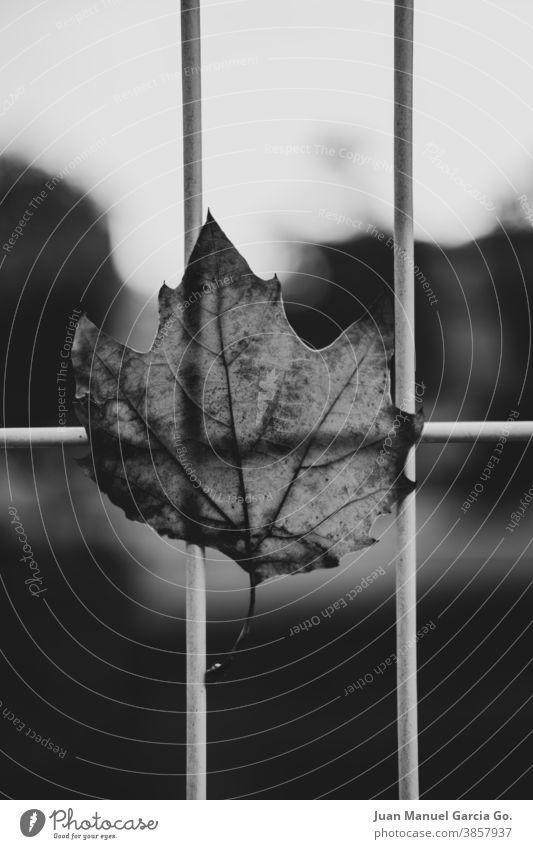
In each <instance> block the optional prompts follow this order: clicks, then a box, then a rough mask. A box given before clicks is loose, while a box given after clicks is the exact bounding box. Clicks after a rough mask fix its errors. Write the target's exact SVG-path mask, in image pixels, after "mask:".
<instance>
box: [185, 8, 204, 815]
mask: <svg viewBox="0 0 533 849" xmlns="http://www.w3.org/2000/svg"><path fill="white" fill-rule="evenodd" d="M181 76H182V102H183V107H182V108H183V219H184V222H183V229H184V258H185V264H187V262H188V260H189V257H190V255H191V252H192V249H193V247H194V244H195V242H196V239H197V237H198V233H199V231H200V228H201V226H202V217H203V213H202V84H201V42H200V0H181ZM185 608H186V619H187V622H186V651H187V666H186V668H187V672H186V674H187V684H186V687H187V764H186V770H187V779H186V787H187V799H206V798H207V752H206V750H207V694H206V688H205V670H206V668H207V658H206V568H205V554H204V549H203V548H201V547H200V546H198V545H187V566H186V600H185Z"/></svg>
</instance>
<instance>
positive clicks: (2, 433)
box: [0, 427, 89, 448]
mask: <svg viewBox="0 0 533 849" xmlns="http://www.w3.org/2000/svg"><path fill="white" fill-rule="evenodd" d="M0 441H1V442H3V443H4V445H5V446H6V447H7V448H16V447H17V446H19V445H29V444H30V443H31V444H32V445H88V444H89V440H88V439H87V434H86V433H85V428H84V427H2V428H0Z"/></svg>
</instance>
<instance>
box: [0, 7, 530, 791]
mask: <svg viewBox="0 0 533 849" xmlns="http://www.w3.org/2000/svg"><path fill="white" fill-rule="evenodd" d="M413 15H414V2H413V0H395V24H394V195H395V217H394V218H395V220H394V239H395V245H397V246H398V248H399V250H397V251H395V268H394V276H395V335H396V366H395V371H396V402H397V405H398V406H400V407H402V408H404V409H406V411H407V412H414V397H415V392H414V388H415V327H414V277H413V267H414V258H413V252H414V240H413V181H412V148H413V144H412V142H413V135H412V133H413V128H412V111H413ZM181 45H182V55H181V63H182V68H185V67H189V66H190V67H196V68H198V69H200V68H201V56H200V52H201V36H200V0H181ZM182 79H183V103H182V109H183V172H184V197H183V206H184V242H185V251H184V255H185V261H186V260H187V257H188V256H189V254H190V251H191V248H192V246H193V245H194V242H195V239H196V235H197V233H198V231H199V228H200V225H201V222H202V211H203V210H202V146H201V142H202V126H201V75H200V73H197V74H182ZM406 398H407V399H411V402H409V403H410V406H409V408H406V405H405V403H404V402H403V399H406ZM532 438H533V422H532V421H523V422H520V421H517V420H516V419H513V420H512V421H469V422H450V421H443V422H428V423H426V424H425V425H424V427H423V430H422V434H421V438H420V441H419V444H428V443H441V444H446V443H476V442H498V441H501V440H502V439H505V440H507V441H511V442H519V441H521V442H525V441H529V440H531V439H532ZM0 442H3V444H4V447H5V449H6V450H7V449H9V448H17V447H19V448H20V447H23V446H30V447H43V446H63V447H68V446H74V447H82V446H87V445H88V444H89V440H88V438H87V434H86V432H85V430H84V428H81V427H66V428H62V427H36V428H35V427H34V428H25V427H6V428H0ZM414 471H415V449H414V448H413V449H412V450H411V452H410V454H409V458H408V461H407V464H406V474H407V475H408V476H410V477H414ZM397 527H398V542H399V544H398V558H397V591H396V600H397V613H396V616H397V641H398V644H399V645H403V644H410V643H413V645H414V646H415V648H414V649H413V651H412V652H410V653H406V654H405V658H403V659H402V661H401V663H399V664H398V669H397V696H398V771H399V795H400V798H401V799H416V798H418V752H417V691H416V673H417V664H416V640H413V639H412V638H413V636H414V635H415V634H416V493H415V492H413V493H412V494H411V495H409V496H408V497H407V499H405V501H404V502H403V504H402V506H401V509H400V510H399V512H398V518H397ZM187 552H188V558H187V589H186V601H187V628H186V631H187V633H186V648H187V798H188V799H205V798H206V797H207V791H206V778H207V764H206V749H207V740H206V716H207V704H206V692H205V682H204V670H205V668H206V657H205V651H206V648H205V636H206V634H205V631H206V628H205V625H206V581H205V577H206V575H205V558H204V552H203V549H201V548H199V547H198V546H195V545H188V546H187Z"/></svg>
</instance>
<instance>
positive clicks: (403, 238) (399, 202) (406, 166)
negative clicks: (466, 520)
mask: <svg viewBox="0 0 533 849" xmlns="http://www.w3.org/2000/svg"><path fill="white" fill-rule="evenodd" d="M413 17H414V15H413V0H395V5H394V287H395V364H396V365H395V377H396V405H397V406H398V407H400V408H401V409H403V410H404V411H405V412H408V413H414V412H415V338H414V335H415V293H414V273H413V268H414V242H413V112H412V107H413ZM405 473H406V475H407V477H409V478H411V479H413V480H414V477H415V449H414V448H412V449H411V451H410V452H409V456H408V458H407V462H406V465H405ZM397 528H398V531H397V532H398V557H397V559H396V647H397V648H396V651H397V657H398V662H397V686H396V689H397V704H398V708H397V709H398V787H399V798H400V799H418V722H417V701H418V699H417V682H416V675H417V661H416V495H415V493H414V492H413V493H411V494H410V495H408V496H407V497H406V498H405V500H404V501H403V503H402V505H401V507H400V508H399V511H398V518H397Z"/></svg>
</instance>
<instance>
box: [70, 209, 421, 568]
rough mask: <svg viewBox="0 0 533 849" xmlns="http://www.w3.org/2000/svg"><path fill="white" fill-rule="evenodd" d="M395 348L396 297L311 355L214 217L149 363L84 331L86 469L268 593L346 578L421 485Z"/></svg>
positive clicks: (170, 294) (131, 505)
mask: <svg viewBox="0 0 533 849" xmlns="http://www.w3.org/2000/svg"><path fill="white" fill-rule="evenodd" d="M392 350H393V323H392V316H391V310H390V308H389V306H388V305H387V302H386V301H385V300H384V299H381V300H379V301H378V302H377V303H376V304H375V305H374V307H373V308H372V309H371V310H370V311H368V312H367V313H366V314H365V315H364V316H363V317H362V318H361V319H359V320H358V321H357V322H355V323H354V324H353V325H352V326H351V327H349V328H348V329H347V330H346V331H344V332H343V333H342V334H341V335H340V336H339V337H338V338H337V339H336V340H335V342H334V343H333V344H331V345H330V346H329V347H327V348H325V349H323V350H320V351H317V350H313V349H311V348H309V347H308V346H307V345H306V344H305V343H304V342H303V341H302V340H301V339H300V338H299V337H298V336H297V335H296V333H295V332H294V330H293V329H292V328H291V326H290V324H289V322H288V320H287V317H286V314H285V310H284V307H283V303H282V299H281V287H280V283H279V281H278V279H277V277H274V278H273V279H272V280H261V279H260V278H258V277H256V276H255V275H254V274H253V273H252V271H251V270H250V268H249V266H248V265H247V263H246V261H245V260H244V258H243V257H242V256H241V255H240V254H239V252H238V251H237V250H236V248H235V247H234V246H233V245H232V244H231V242H230V241H229V240H228V239H227V237H226V236H225V234H224V233H223V232H222V230H221V229H220V227H219V226H218V224H217V223H216V222H215V221H214V219H213V218H212V217H211V216H210V215H209V216H208V219H207V222H206V223H205V224H204V226H203V228H202V230H201V232H200V235H199V238H198V241H197V244H196V246H195V249H194V251H193V254H192V256H191V259H190V262H189V264H188V266H187V269H186V271H185V275H184V278H183V281H182V283H181V285H180V286H179V287H178V288H177V289H170V288H168V287H167V286H166V285H163V287H162V289H161V291H160V293H159V329H158V332H157V335H156V337H155V340H154V342H153V345H152V347H151V349H150V350H149V351H148V352H146V353H142V352H139V351H135V350H132V349H131V348H128V347H125V346H123V345H121V344H120V343H118V342H117V341H115V340H114V339H112V338H111V337H110V336H108V335H106V334H104V333H103V332H101V331H100V330H99V329H98V328H97V327H95V326H94V325H93V324H92V323H91V322H90V321H89V320H88V319H87V318H86V317H83V318H82V320H81V321H80V323H79V326H78V329H77V332H76V338H75V342H74V346H73V364H74V369H75V375H76V382H77V392H76V398H77V401H76V409H77V412H78V416H79V418H80V421H81V422H82V423H83V425H84V426H85V428H86V429H87V432H88V434H89V436H90V442H91V447H92V456H90V457H87V458H86V459H85V460H82V461H81V463H82V465H83V466H84V468H85V469H86V471H87V472H88V473H89V474H90V475H91V477H93V479H95V480H96V481H97V483H98V485H99V487H100V489H101V490H103V491H104V492H105V493H107V494H108V495H109V497H110V499H111V501H112V502H113V503H114V504H117V505H119V506H120V507H122V508H123V510H124V511H125V513H126V515H127V516H128V517H129V518H131V519H136V520H139V521H143V522H147V523H148V524H149V525H151V526H152V527H153V528H154V529H155V530H156V531H157V532H158V533H159V534H165V535H168V536H169V537H172V538H176V539H182V540H187V541H188V542H193V543H198V544H202V545H207V546H212V547H214V548H216V549H218V550H220V551H222V552H224V553H225V554H227V555H229V556H230V557H232V558H233V559H234V560H236V561H237V562H238V563H239V564H240V565H241V566H242V567H243V568H244V569H246V570H247V571H248V572H249V573H250V574H251V575H252V576H253V578H254V580H256V581H259V580H261V579H262V578H265V577H268V576H271V575H273V574H279V573H287V572H295V571H309V570H311V569H316V568H318V567H322V566H327V567H330V566H335V565H337V564H338V560H339V557H340V556H341V555H343V554H345V553H348V552H350V551H355V550H357V549H360V548H362V547H363V546H367V545H370V544H371V543H372V542H374V541H375V540H373V538H372V537H371V536H370V529H371V526H372V524H373V522H374V520H375V518H376V517H377V516H378V515H380V514H382V513H388V512H390V511H391V508H392V506H393V505H394V504H396V503H397V502H398V501H399V500H400V499H401V498H402V497H403V496H404V495H405V493H406V492H408V491H410V489H411V488H412V486H413V484H411V483H410V482H409V481H408V480H407V478H406V477H405V476H404V474H403V466H404V462H405V458H406V455H407V451H408V449H409V446H410V445H412V444H413V442H414V441H415V439H416V437H417V434H418V430H419V423H418V421H417V419H416V418H415V417H413V416H411V415H408V414H405V413H401V412H400V411H399V410H397V409H396V408H395V407H394V406H393V404H392V401H391V397H390V376H389V371H388V361H389V359H390V357H391V355H392Z"/></svg>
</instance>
